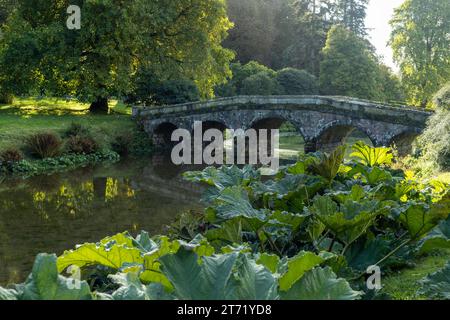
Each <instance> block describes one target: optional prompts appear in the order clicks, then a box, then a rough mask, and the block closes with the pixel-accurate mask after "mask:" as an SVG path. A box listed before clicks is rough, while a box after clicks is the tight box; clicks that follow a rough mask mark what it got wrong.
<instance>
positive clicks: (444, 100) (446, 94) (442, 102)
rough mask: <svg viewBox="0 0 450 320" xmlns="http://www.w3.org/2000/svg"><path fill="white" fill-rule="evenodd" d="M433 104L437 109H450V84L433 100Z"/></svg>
mask: <svg viewBox="0 0 450 320" xmlns="http://www.w3.org/2000/svg"><path fill="white" fill-rule="evenodd" d="M433 103H434V104H435V105H436V107H437V108H441V109H447V110H449V109H450V82H448V83H447V84H446V85H445V86H444V87H443V88H442V89H441V90H439V91H438V93H436V95H435V96H434V98H433Z"/></svg>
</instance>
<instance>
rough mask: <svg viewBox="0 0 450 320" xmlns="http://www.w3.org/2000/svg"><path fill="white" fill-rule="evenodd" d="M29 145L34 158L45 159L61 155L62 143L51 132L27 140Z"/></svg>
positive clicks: (35, 135)
mask: <svg viewBox="0 0 450 320" xmlns="http://www.w3.org/2000/svg"><path fill="white" fill-rule="evenodd" d="M27 145H28V148H29V149H30V153H31V154H32V155H33V156H36V157H39V158H41V159H45V158H52V157H55V156H57V155H59V153H60V151H61V146H62V141H61V139H60V138H59V137H58V136H57V135H56V134H54V133H51V132H46V133H37V134H34V135H32V136H31V137H29V138H28V139H27Z"/></svg>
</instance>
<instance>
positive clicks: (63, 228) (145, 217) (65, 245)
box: [0, 163, 198, 284]
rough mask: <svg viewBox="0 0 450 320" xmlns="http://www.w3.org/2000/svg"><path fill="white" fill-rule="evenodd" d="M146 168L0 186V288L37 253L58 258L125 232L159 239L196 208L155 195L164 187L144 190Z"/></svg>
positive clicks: (85, 172)
mask: <svg viewBox="0 0 450 320" xmlns="http://www.w3.org/2000/svg"><path fill="white" fill-rule="evenodd" d="M149 166H151V165H146V164H145V163H144V164H140V165H139V166H137V167H135V168H131V167H130V165H128V166H127V171H125V170H123V171H122V170H116V167H111V168H104V167H101V168H98V169H96V170H94V169H83V170H79V171H76V172H74V173H66V174H58V175H52V176H46V177H36V178H33V179H29V180H15V181H8V182H6V183H5V182H3V183H2V184H1V185H0V284H6V283H7V282H10V281H11V282H18V281H23V280H24V279H23V277H24V276H25V275H26V274H27V273H28V272H29V271H30V270H31V267H32V262H33V260H34V257H35V256H36V254H38V253H40V252H55V253H57V254H60V253H62V252H63V251H64V250H66V249H70V248H72V247H73V246H75V245H76V244H80V243H84V242H93V241H98V240H99V239H101V238H103V237H104V236H105V235H109V234H114V233H116V232H122V231H125V230H128V231H130V232H138V231H139V230H141V229H145V230H148V231H149V232H151V233H161V232H162V231H163V230H162V228H163V226H164V225H166V224H169V223H171V222H172V220H173V219H174V217H175V216H176V215H177V214H178V213H180V212H181V211H184V210H187V209H189V208H191V207H192V206H193V205H194V204H196V203H197V202H198V198H197V195H192V198H191V199H190V200H189V196H188V197H186V194H183V199H184V200H180V199H179V198H178V197H177V194H176V193H173V194H171V193H170V192H166V193H162V192H157V191H155V190H158V188H162V187H164V186H156V187H157V188H155V187H154V186H153V188H150V189H145V188H142V186H145V185H146V184H152V183H153V184H154V183H155V182H154V180H152V178H153V177H154V176H155V174H154V171H153V169H151V170H149V169H148V167H149ZM144 172H145V174H144ZM158 179H159V180H158V181H160V180H161V178H160V177H158ZM168 188H169V189H170V187H168ZM163 194H164V195H163ZM186 199H188V200H186ZM17 277H19V278H20V279H17Z"/></svg>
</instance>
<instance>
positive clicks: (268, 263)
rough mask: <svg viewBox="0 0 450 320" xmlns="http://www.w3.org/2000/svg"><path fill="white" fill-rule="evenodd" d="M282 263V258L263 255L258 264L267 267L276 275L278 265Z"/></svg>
mask: <svg viewBox="0 0 450 320" xmlns="http://www.w3.org/2000/svg"><path fill="white" fill-rule="evenodd" d="M279 262H280V257H279V256H277V255H274V254H268V253H262V254H261V255H260V256H259V258H258V260H257V263H258V264H261V265H263V266H265V267H266V268H267V269H269V270H270V271H271V272H272V273H276V272H277V270H278V264H279Z"/></svg>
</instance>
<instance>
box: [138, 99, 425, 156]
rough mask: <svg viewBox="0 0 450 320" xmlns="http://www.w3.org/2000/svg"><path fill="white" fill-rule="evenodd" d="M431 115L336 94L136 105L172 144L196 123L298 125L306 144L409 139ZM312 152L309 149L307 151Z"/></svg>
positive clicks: (156, 133)
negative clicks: (356, 136)
mask: <svg viewBox="0 0 450 320" xmlns="http://www.w3.org/2000/svg"><path fill="white" fill-rule="evenodd" d="M432 114H433V113H432V112H430V111H426V110H422V109H417V108H413V107H408V106H404V107H398V106H390V105H387V104H382V103H378V102H373V101H368V100H362V99H356V98H349V97H337V96H237V97H229V98H222V99H216V100H210V101H204V102H194V103H186V104H179V105H171V106H163V107H134V108H133V116H134V117H135V118H136V120H137V121H140V122H141V123H142V124H143V127H144V128H145V130H146V131H147V132H148V133H149V135H151V136H152V137H153V140H154V143H157V142H158V141H164V142H165V144H166V145H168V144H169V142H170V136H171V132H173V130H174V129H176V128H184V129H188V130H192V129H193V124H194V122H195V121H202V122H204V123H207V126H209V127H211V126H212V127H214V126H216V127H217V128H218V129H223V128H229V129H241V128H242V129H248V128H252V127H254V128H256V127H258V128H260V129H261V128H266V129H274V128H278V127H279V126H280V125H281V124H282V123H283V122H290V123H291V124H293V125H294V127H296V129H297V130H298V132H299V133H300V134H301V135H302V136H303V138H304V140H305V142H306V144H307V145H309V146H322V145H326V144H328V145H333V144H336V143H340V142H341V141H342V140H343V139H345V138H346V136H348V134H349V133H350V132H351V131H352V130H353V129H358V130H360V131H362V132H364V133H365V134H366V135H367V136H368V137H369V138H370V139H371V140H372V142H373V144H374V145H390V144H391V143H392V142H398V141H399V139H401V140H402V141H403V140H405V137H406V138H407V140H408V141H409V140H411V141H412V138H413V137H415V136H417V135H419V134H420V133H421V132H422V131H423V129H424V128H425V127H426V123H427V120H428V118H429V117H430V116H431V115H432ZM309 149H312V148H309Z"/></svg>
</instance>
